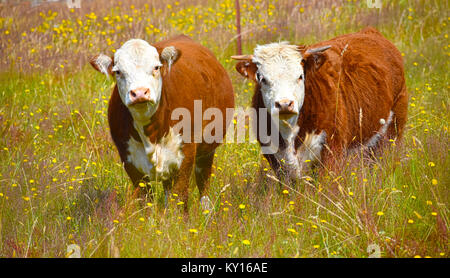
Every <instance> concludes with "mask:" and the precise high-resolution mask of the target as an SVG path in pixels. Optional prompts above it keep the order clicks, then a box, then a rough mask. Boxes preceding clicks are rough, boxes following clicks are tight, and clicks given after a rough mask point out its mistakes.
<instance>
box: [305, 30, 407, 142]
mask: <svg viewBox="0 0 450 278" xmlns="http://www.w3.org/2000/svg"><path fill="white" fill-rule="evenodd" d="M325 45H331V48H330V49H329V50H327V52H326V55H327V60H326V62H325V63H324V65H323V66H322V67H321V68H320V69H319V71H318V72H317V73H314V75H313V76H310V80H308V73H307V76H306V82H307V83H306V90H307V92H306V96H305V104H304V107H305V108H306V109H305V110H307V109H308V108H307V107H314V109H316V108H317V107H319V109H318V111H315V112H311V111H304V114H318V115H320V116H318V117H317V118H316V119H314V122H315V123H314V124H311V128H317V126H319V129H326V131H327V133H328V134H336V137H337V138H339V139H340V140H342V141H343V143H344V145H347V147H349V145H351V144H352V142H353V143H356V142H361V141H363V142H365V141H367V140H368V139H369V138H370V137H372V136H373V135H374V134H375V133H376V132H377V131H378V130H379V129H380V120H381V119H384V120H387V118H388V116H389V114H390V111H391V110H392V109H393V107H394V104H395V101H396V100H397V99H398V98H399V97H400V95H401V94H404V91H405V90H404V87H405V79H404V69H403V61H402V57H401V54H400V52H399V51H398V50H397V48H396V47H395V46H394V45H393V44H392V43H391V42H389V41H388V40H387V39H386V38H384V37H383V36H382V35H381V33H379V32H378V31H377V30H376V29H373V28H365V29H363V30H362V31H360V32H358V33H354V34H347V35H342V36H339V37H336V38H334V39H331V40H329V41H324V42H320V43H318V44H315V45H312V46H310V48H315V47H319V46H325ZM311 79H314V81H311ZM315 80H317V82H316V83H317V84H311V83H314V82H315ZM308 82H309V83H308ZM308 90H309V91H311V92H312V93H311V94H308ZM324 94H327V95H324ZM336 94H337V95H336ZM323 99H327V100H328V101H327V103H326V104H321V103H319V101H322V100H323ZM322 102H323V101H322ZM330 107H332V108H333V109H332V110H331V111H326V110H327V109H329V108H330ZM303 120H305V119H303ZM360 121H361V123H360ZM360 126H361V128H360ZM330 127H333V128H330ZM360 131H361V133H362V134H360ZM360 135H362V138H361V136H360ZM355 138H356V140H355Z"/></svg>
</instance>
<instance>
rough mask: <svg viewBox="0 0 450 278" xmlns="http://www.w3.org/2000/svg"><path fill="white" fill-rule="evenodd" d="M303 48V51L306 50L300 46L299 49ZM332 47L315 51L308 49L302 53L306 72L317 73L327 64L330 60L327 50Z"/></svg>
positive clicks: (319, 48) (315, 49) (314, 49)
mask: <svg viewBox="0 0 450 278" xmlns="http://www.w3.org/2000/svg"><path fill="white" fill-rule="evenodd" d="M301 47H303V50H305V49H306V47H304V46H299V48H301ZM330 47H331V46H324V47H318V48H313V49H308V50H306V51H303V52H302V56H303V59H302V66H303V68H304V69H305V70H306V71H308V70H309V71H313V72H314V71H317V70H319V69H320V67H321V66H322V65H323V64H324V63H325V61H326V60H327V58H328V55H327V54H326V53H325V50H327V49H329V48H330Z"/></svg>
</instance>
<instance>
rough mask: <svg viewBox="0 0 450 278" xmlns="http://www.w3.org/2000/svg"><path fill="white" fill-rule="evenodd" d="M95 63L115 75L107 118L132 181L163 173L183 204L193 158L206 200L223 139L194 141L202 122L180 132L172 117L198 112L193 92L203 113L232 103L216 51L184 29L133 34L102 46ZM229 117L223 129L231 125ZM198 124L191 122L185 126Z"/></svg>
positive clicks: (205, 201) (161, 177) (166, 184)
mask: <svg viewBox="0 0 450 278" xmlns="http://www.w3.org/2000/svg"><path fill="white" fill-rule="evenodd" d="M91 65H92V66H93V67H94V68H95V69H96V70H98V71H100V72H102V73H104V74H106V75H114V76H115V78H116V86H115V87H114V90H113V92H112V95H111V98H110V100H109V106H108V121H109V126H110V132H111V137H112V139H113V141H114V143H115V145H116V147H117V149H118V151H119V155H120V158H121V160H122V163H123V165H124V168H125V170H126V172H127V174H128V175H129V177H130V178H131V180H132V182H133V184H134V185H135V186H137V185H138V184H139V183H140V182H141V181H146V180H155V179H159V180H161V181H162V183H163V186H164V190H165V192H166V200H167V196H168V194H169V191H172V192H173V193H177V194H178V195H179V197H180V199H181V200H182V201H183V202H184V204H185V206H184V207H185V209H186V208H187V199H188V188H189V180H190V176H191V172H192V169H193V167H194V165H195V171H194V173H195V180H196V183H197V187H198V189H199V192H200V197H201V203H202V205H203V206H204V207H207V206H208V203H209V198H208V197H207V188H208V185H209V176H210V174H211V166H212V163H213V159H214V153H215V149H216V148H217V147H218V146H219V143H217V142H212V143H206V142H204V140H202V141H200V142H198V141H195V140H194V136H196V134H197V133H198V132H200V133H201V132H202V130H196V131H195V132H192V133H190V134H191V135H188V137H189V138H188V140H182V136H183V135H186V134H184V132H186V130H184V128H183V129H182V130H180V131H179V133H178V132H176V131H175V130H174V128H173V127H174V125H175V124H176V123H177V121H176V120H173V119H172V118H173V117H172V112H173V111H174V110H175V109H177V108H182V109H185V110H187V111H189V112H191V113H190V114H193V111H194V101H195V100H197V101H201V104H202V105H201V107H202V111H200V112H201V113H203V111H204V110H206V109H208V108H210V107H214V108H217V109H219V110H220V111H221V112H222V113H223V114H225V110H226V108H233V107H234V93H233V89H232V85H231V81H230V79H229V77H228V74H227V72H226V71H225V69H224V68H223V67H222V65H221V64H220V63H219V62H218V61H217V59H216V58H215V57H214V55H213V54H212V53H211V52H210V51H209V50H208V49H206V48H205V47H203V46H201V45H200V44H197V43H195V42H194V41H193V40H192V39H190V38H189V37H186V36H184V35H180V36H177V37H173V38H171V39H168V40H165V41H161V42H158V43H155V44H153V45H150V44H148V43H147V42H145V41H143V40H140V39H132V40H129V41H127V42H125V43H124V44H123V45H122V46H121V47H120V48H119V49H118V50H117V51H116V52H115V54H114V57H109V56H106V55H103V54H99V55H97V56H95V57H93V58H92V59H91ZM225 121H226V120H225V119H224V123H223V125H222V126H223V132H222V134H223V135H225V130H226V128H227V125H228V122H225ZM207 124H208V121H202V122H201V124H200V127H201V128H202V129H203V128H204V127H205V126H206V125H207ZM193 127H194V123H193V122H192V124H191V126H188V129H189V128H190V129H191V130H193ZM183 138H184V137H183ZM200 138H202V137H201V135H200ZM186 141H187V142H186Z"/></svg>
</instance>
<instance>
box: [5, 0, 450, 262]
mask: <svg viewBox="0 0 450 278" xmlns="http://www.w3.org/2000/svg"><path fill="white" fill-rule="evenodd" d="M240 2H241V16H242V23H241V24H242V32H243V37H242V39H243V52H244V53H251V52H252V49H253V48H254V47H255V46H256V45H257V44H264V43H269V42H273V41H284V40H286V41H290V42H292V43H296V44H309V43H313V42H316V41H321V40H326V39H328V38H332V37H334V36H337V35H340V34H344V33H349V32H355V31H358V30H360V29H362V28H363V27H365V26H368V25H370V26H374V27H376V28H377V29H378V30H380V31H381V32H382V33H383V34H384V35H385V36H386V37H387V38H388V39H389V40H391V41H392V42H393V43H394V44H395V45H396V46H397V47H398V49H399V50H400V51H401V52H402V56H403V57H404V62H405V70H406V80H407V87H408V91H409V94H410V101H409V107H408V109H409V119H408V122H407V127H406V129H405V134H404V138H403V140H401V141H391V142H388V143H387V144H386V146H385V148H384V149H383V150H382V151H381V152H380V153H378V154H377V155H376V157H375V158H368V157H366V156H361V155H359V154H354V155H352V156H349V157H348V158H347V159H346V163H345V167H344V169H343V171H342V172H339V173H334V172H326V171H325V173H324V174H323V175H320V176H319V175H318V174H317V173H315V172H313V173H310V174H309V175H308V176H306V177H304V178H303V179H302V180H301V182H299V183H298V184H296V185H293V184H279V183H278V182H277V181H276V180H275V179H274V173H273V171H272V170H271V169H270V167H269V165H268V163H267V161H265V160H264V159H263V158H262V155H261V154H260V149H259V146H258V144H256V143H255V142H248V143H245V144H226V145H223V146H221V147H219V148H218V150H217V153H216V157H215V160H214V169H213V174H212V175H211V186H210V190H209V194H210V198H211V200H212V201H213V203H214V210H212V211H202V210H201V208H200V205H199V202H198V191H197V189H196V187H194V186H193V185H192V186H191V192H192V193H191V194H190V199H189V212H188V213H189V220H186V219H185V218H184V217H183V212H182V209H180V207H181V206H182V204H180V202H179V200H178V198H177V197H178V196H176V195H172V196H171V198H170V200H169V204H168V206H167V208H165V207H164V193H163V191H162V186H161V185H160V184H158V183H153V184H152V186H153V188H154V189H155V191H156V193H155V197H154V198H153V200H150V199H148V200H144V201H139V200H136V199H135V198H134V197H133V196H132V191H133V188H132V185H131V182H130V180H129V178H128V177H127V175H126V173H125V171H124V170H123V167H122V165H121V164H120V160H119V156H118V153H117V151H116V149H115V147H114V145H113V143H112V141H111V138H110V135H109V130H108V123H107V117H106V116H107V115H106V113H107V105H108V99H109V95H110V93H111V90H112V86H113V84H114V80H113V78H109V79H107V78H105V77H104V76H102V75H101V74H99V73H97V72H95V71H94V70H93V69H92V68H91V67H90V66H89V65H88V63H87V61H88V59H89V58H90V57H92V56H93V55H95V54H98V53H100V52H103V53H104V54H108V55H112V54H113V52H114V49H117V48H118V47H120V45H121V44H122V43H124V42H125V41H126V40H128V39H130V38H142V39H144V40H147V41H149V42H156V41H159V40H163V39H164V38H167V37H170V36H172V35H175V34H180V33H184V34H186V35H189V36H191V37H192V38H193V39H195V40H196V41H198V42H200V43H201V44H203V45H205V46H206V47H208V48H210V49H211V50H212V51H213V52H214V54H215V55H216V56H217V58H218V59H219V61H220V62H221V63H222V65H223V66H224V67H225V68H226V69H227V70H228V72H229V74H230V77H231V79H232V81H233V86H234V89H235V95H236V100H237V103H236V106H240V107H247V106H249V105H250V100H251V96H252V93H253V86H254V85H253V84H252V83H249V82H248V81H247V80H244V79H243V78H242V77H241V76H240V75H239V74H238V73H237V72H235V70H234V65H235V62H234V61H232V60H231V59H230V56H231V55H234V54H236V42H235V40H236V26H235V10H234V1H233V0H224V1H212V0H186V1H173V0H169V1H140V0H135V1H121V2H119V1H107V0H99V1H87V0H83V1H81V8H80V9H69V8H67V6H66V4H65V1H63V3H52V4H42V5H39V6H34V7H32V6H31V5H30V3H23V2H20V3H14V4H4V3H2V4H0V57H1V59H0V132H1V136H0V257H65V256H68V254H67V252H66V248H67V246H68V245H70V244H77V245H79V246H80V248H81V255H82V257H368V256H369V255H370V254H372V252H375V253H376V250H377V249H378V248H379V251H380V255H381V256H382V257H448V252H449V250H448V229H449V208H448V204H449V185H450V182H449V181H450V174H449V169H450V159H449V156H448V154H449V150H450V144H449V116H450V115H449V108H450V106H449V105H450V104H449V89H450V84H449V60H450V59H449V55H450V40H449V38H448V34H449V28H448V26H449V25H450V15H449V11H450V7H449V2H448V1H445V0H442V1H439V0H431V1H423V0H398V1H384V0H383V1H382V2H383V8H382V9H381V10H378V9H369V8H368V7H367V4H366V1H365V0H364V1H362V0H361V1H352V0H337V1H291V0H270V1H261V0H241V1H240ZM374 250H375V251H374Z"/></svg>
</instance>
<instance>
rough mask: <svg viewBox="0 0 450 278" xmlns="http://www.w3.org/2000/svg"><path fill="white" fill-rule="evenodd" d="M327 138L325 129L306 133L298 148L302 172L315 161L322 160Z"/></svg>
mask: <svg viewBox="0 0 450 278" xmlns="http://www.w3.org/2000/svg"><path fill="white" fill-rule="evenodd" d="M326 138H327V133H326V132H325V131H323V130H322V131H321V132H320V133H319V134H315V133H314V132H312V133H307V134H306V135H305V139H304V140H303V144H302V145H301V146H300V147H299V148H298V150H297V158H298V161H299V165H300V172H305V171H308V170H309V169H310V168H311V165H312V164H314V162H317V161H320V159H321V152H322V148H323V145H324V144H325V143H326Z"/></svg>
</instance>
